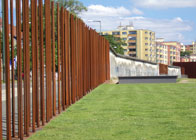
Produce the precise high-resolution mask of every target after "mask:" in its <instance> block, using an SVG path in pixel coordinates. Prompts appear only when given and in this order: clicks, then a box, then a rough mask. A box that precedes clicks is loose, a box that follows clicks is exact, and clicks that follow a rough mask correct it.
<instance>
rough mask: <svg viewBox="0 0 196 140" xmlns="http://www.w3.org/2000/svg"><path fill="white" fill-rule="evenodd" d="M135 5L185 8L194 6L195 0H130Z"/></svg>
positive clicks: (195, 5) (195, 4)
mask: <svg viewBox="0 0 196 140" xmlns="http://www.w3.org/2000/svg"><path fill="white" fill-rule="evenodd" d="M131 1H133V2H134V4H135V5H136V6H140V7H145V8H155V9H157V8H161V9H164V8H185V7H196V0H131Z"/></svg>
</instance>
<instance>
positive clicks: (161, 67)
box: [159, 64, 168, 75]
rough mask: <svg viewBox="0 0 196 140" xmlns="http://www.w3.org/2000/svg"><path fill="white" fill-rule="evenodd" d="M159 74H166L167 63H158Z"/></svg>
mask: <svg viewBox="0 0 196 140" xmlns="http://www.w3.org/2000/svg"><path fill="white" fill-rule="evenodd" d="M159 74H160V75H166V74H168V65H165V64H159Z"/></svg>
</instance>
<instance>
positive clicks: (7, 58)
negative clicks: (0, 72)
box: [4, 1, 11, 140]
mask: <svg viewBox="0 0 196 140" xmlns="http://www.w3.org/2000/svg"><path fill="white" fill-rule="evenodd" d="M4 10H5V11H4V26H5V27H4V29H5V30H4V31H5V40H4V41H5V67H6V128H7V130H6V133H7V140H11V103H10V66H9V63H10V53H9V51H10V50H9V23H8V1H4Z"/></svg>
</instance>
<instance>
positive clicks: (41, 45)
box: [39, 0, 45, 125]
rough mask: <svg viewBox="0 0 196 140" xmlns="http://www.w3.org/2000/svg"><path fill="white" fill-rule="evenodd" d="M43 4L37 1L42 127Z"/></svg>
mask: <svg viewBox="0 0 196 140" xmlns="http://www.w3.org/2000/svg"><path fill="white" fill-rule="evenodd" d="M43 37H44V36H43V3H42V0H39V46H40V53H39V54H40V103H41V106H40V111H41V121H42V125H45V94H44V87H45V84H44V45H43V43H44V42H43V41H44V40H43V39H44V38H43Z"/></svg>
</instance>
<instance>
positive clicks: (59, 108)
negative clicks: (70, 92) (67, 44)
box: [57, 4, 61, 114]
mask: <svg viewBox="0 0 196 140" xmlns="http://www.w3.org/2000/svg"><path fill="white" fill-rule="evenodd" d="M60 41H61V40H60V12H59V4H57V55H58V56H57V57H58V58H57V59H58V113H59V114H60V112H61V98H60V97H61V90H60V84H61V82H60V80H61V72H60V68H61V67H60V63H61V62H60V61H61V60H60V45H61V44H60Z"/></svg>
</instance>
